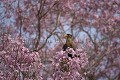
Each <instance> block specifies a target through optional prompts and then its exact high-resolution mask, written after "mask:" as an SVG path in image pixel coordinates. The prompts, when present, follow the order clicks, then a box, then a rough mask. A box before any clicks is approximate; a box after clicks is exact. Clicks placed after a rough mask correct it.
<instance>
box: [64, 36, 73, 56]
mask: <svg viewBox="0 0 120 80" xmlns="http://www.w3.org/2000/svg"><path fill="white" fill-rule="evenodd" d="M65 38H66V43H65V44H64V45H63V51H66V49H67V48H68V47H69V48H73V50H75V46H74V45H73V36H72V35H71V34H66V35H65ZM68 56H69V57H71V58H73V55H72V54H70V53H68Z"/></svg>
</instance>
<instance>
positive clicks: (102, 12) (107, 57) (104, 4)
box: [0, 0, 120, 80]
mask: <svg viewBox="0 0 120 80" xmlns="http://www.w3.org/2000/svg"><path fill="white" fill-rule="evenodd" d="M65 33H71V34H72V35H73V36H74V41H75V44H76V47H77V48H78V50H79V49H80V50H81V47H82V49H83V51H84V52H83V54H81V53H78V54H80V56H82V55H86V57H87V58H88V61H89V62H88V63H87V65H86V66H85V69H83V72H82V70H81V67H80V68H79V69H77V71H81V72H79V73H78V74H80V76H82V77H80V78H79V79H81V78H86V79H88V80H99V79H102V80H104V79H107V80H119V79H120V77H119V76H120V57H119V56H120V1H119V0H0V45H1V46H2V47H1V50H0V55H1V56H3V54H4V55H6V56H11V54H10V55H9V53H14V51H12V49H13V47H12V46H15V45H16V46H17V45H21V47H19V48H20V49H21V48H23V47H24V49H27V51H28V52H24V50H23V51H20V50H19V53H22V52H24V53H25V54H26V56H27V55H29V54H30V55H31V56H33V54H34V55H35V54H36V53H37V55H39V59H38V58H36V59H38V60H40V59H41V62H42V63H43V64H45V67H44V68H42V70H43V71H42V75H43V76H42V77H43V79H47V78H49V77H50V78H51V79H54V78H55V75H54V74H53V73H57V71H56V72H54V71H55V70H56V68H57V67H55V65H52V63H54V64H57V63H59V64H60V62H61V59H62V57H61V58H60V57H59V56H60V55H59V54H61V56H63V57H66V56H65V53H66V52H64V51H61V50H62V46H63V43H64V38H63V35H64V34H65ZM4 34H7V35H11V38H12V39H15V40H14V41H16V40H17V39H18V36H19V37H22V38H23V40H24V45H23V44H21V43H20V44H18V43H17V42H14V43H13V42H8V41H5V42H4V40H3V39H4V37H3V36H4ZM10 40H11V39H10ZM18 42H19V41H18ZM9 43H10V44H9ZM3 44H4V45H6V46H4V47H3ZM14 44H15V45H14ZM8 46H10V47H11V49H10V48H8ZM9 50H10V51H9ZM6 51H7V52H6ZM56 52H57V53H58V54H57V53H56ZM73 53H77V51H73ZM16 54H17V53H16ZM14 56H15V55H14ZM24 57H25V56H24ZM10 58H11V59H13V58H12V57H10ZM56 58H57V59H56ZM84 58H85V57H83V59H84ZM4 59H5V60H4ZM7 59H8V58H7ZM25 59H26V58H25ZM29 59H30V60H31V59H32V58H29ZM54 59H56V61H58V62H56V63H55V62H54ZM74 59H76V60H75V61H77V62H76V64H78V63H79V62H80V61H79V60H81V58H73V59H68V62H69V64H70V65H69V66H70V68H72V67H75V66H72V65H71V64H72V62H74ZM14 60H15V61H18V60H16V59H14ZM22 60H24V59H20V61H22ZM1 61H2V65H3V63H4V65H5V66H7V67H8V66H9V65H7V64H9V62H7V64H6V63H5V61H6V58H5V56H4V57H3V58H2V57H1ZM8 61H9V60H8ZM25 61H29V60H25ZM31 61H32V62H31ZM31 61H30V62H25V63H30V65H32V64H33V61H34V59H32V60H31ZM52 61H53V62H52ZM23 62H24V61H23ZM48 63H49V65H46V64H48ZM19 64H22V62H21V63H19ZM39 64H40V63H39ZM59 64H57V65H58V67H60V66H59ZM15 65H16V64H15ZM35 65H37V64H35ZM57 65H56V66H57ZM80 65H84V64H80ZM46 66H47V68H46ZM78 66H79V65H78ZM18 67H20V66H18ZM27 67H29V68H30V66H27ZM27 67H26V68H27ZM54 67H55V68H54ZM76 67H77V66H76ZM4 68H6V67H4ZM14 68H15V70H17V71H18V72H21V71H20V70H21V68H17V67H16V66H14ZM8 69H9V70H7V71H8V72H10V73H11V72H12V71H11V70H10V68H8ZM37 69H38V68H37ZM72 70H74V69H72ZM0 71H2V74H3V71H4V70H3V69H2V70H0ZM35 71H39V70H35ZM58 71H59V70H58ZM32 72H34V71H32ZM40 72H41V71H40ZM51 72H53V73H51ZM84 72H86V75H84ZM21 73H22V72H21ZM21 73H19V75H20V76H21ZM70 73H71V72H70ZM4 74H5V73H4ZM60 74H61V75H63V74H62V73H60ZM14 75H15V74H14ZM67 76H68V75H67ZM67 76H66V77H67ZM46 77H47V78H46ZM73 77H74V76H73ZM5 78H6V79H7V77H5ZM64 78H65V76H64ZM71 79H72V78H71ZM79 79H77V80H79Z"/></svg>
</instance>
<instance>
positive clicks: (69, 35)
mask: <svg viewBox="0 0 120 80" xmlns="http://www.w3.org/2000/svg"><path fill="white" fill-rule="evenodd" d="M64 37H65V38H66V39H69V38H70V39H73V36H72V35H71V34H66V35H65V36H64Z"/></svg>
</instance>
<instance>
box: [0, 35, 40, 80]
mask: <svg viewBox="0 0 120 80" xmlns="http://www.w3.org/2000/svg"><path fill="white" fill-rule="evenodd" d="M2 41H3V44H0V62H1V63H0V80H18V79H19V80H21V79H28V78H29V79H30V78H33V79H38V78H39V80H40V79H42V78H41V77H40V75H39V74H38V73H39V71H40V69H41V68H42V64H41V61H40V59H39V54H38V52H30V51H29V49H28V48H26V47H25V46H24V41H23V40H22V38H20V37H17V38H16V39H13V38H11V36H10V35H5V36H4V37H3V40H2Z"/></svg>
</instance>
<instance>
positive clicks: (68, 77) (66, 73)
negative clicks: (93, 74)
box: [53, 48, 88, 80]
mask: <svg viewBox="0 0 120 80" xmlns="http://www.w3.org/2000/svg"><path fill="white" fill-rule="evenodd" d="M68 54H71V55H72V56H73V57H72V58H71V57H69V56H68ZM87 64H88V57H87V53H86V52H85V51H84V50H83V49H81V48H80V49H76V51H74V50H73V49H72V48H69V49H67V50H66V51H60V52H57V53H56V55H55V56H54V61H53V65H54V68H55V70H54V74H53V76H54V78H55V80H73V79H74V80H84V79H85V78H84V77H85V76H84V75H85V72H84V71H82V70H83V69H84V67H85V66H86V65H87Z"/></svg>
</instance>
